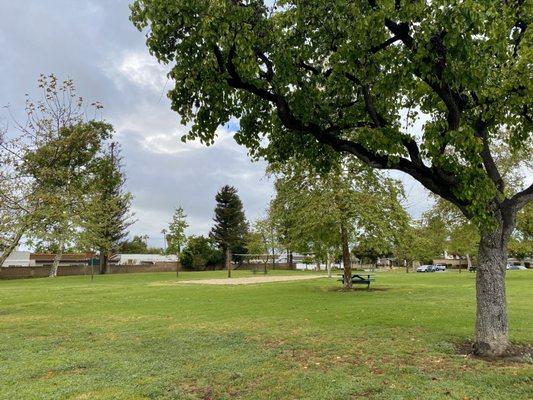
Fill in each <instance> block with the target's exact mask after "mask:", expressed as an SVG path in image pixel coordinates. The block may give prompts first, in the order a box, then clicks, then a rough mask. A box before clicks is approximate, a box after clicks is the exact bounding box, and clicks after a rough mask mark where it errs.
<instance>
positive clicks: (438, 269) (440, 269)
mask: <svg viewBox="0 0 533 400" xmlns="http://www.w3.org/2000/svg"><path fill="white" fill-rule="evenodd" d="M434 271H435V272H446V265H442V264H435V267H434Z"/></svg>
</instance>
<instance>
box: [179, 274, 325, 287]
mask: <svg viewBox="0 0 533 400" xmlns="http://www.w3.org/2000/svg"><path fill="white" fill-rule="evenodd" d="M317 278H326V276H323V275H272V276H258V277H255V276H254V277H247V278H217V279H197V280H188V281H177V282H176V283H178V284H179V283H194V284H197V285H253V284H255V283H268V282H290V281H304V280H309V279H317Z"/></svg>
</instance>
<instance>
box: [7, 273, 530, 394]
mask: <svg viewBox="0 0 533 400" xmlns="http://www.w3.org/2000/svg"><path fill="white" fill-rule="evenodd" d="M277 273H287V272H277ZM290 273H292V274H294V273H298V272H290ZM299 273H300V274H303V273H304V272H299ZM234 275H235V276H244V275H251V274H250V273H248V272H235V273H234ZM222 276H224V272H223V271H217V272H205V273H199V272H196V273H194V272H191V273H182V274H181V276H180V279H201V278H212V277H222ZM175 280H176V277H175V276H174V274H172V273H159V274H122V275H109V276H97V277H95V279H94V281H93V282H91V280H90V277H60V278H56V279H46V278H45V279H33V280H16V281H0V398H2V399H320V400H323V399H367V398H368V399H531V398H533V378H532V376H533V366H532V364H531V363H527V362H522V363H520V362H515V363H510V362H503V361H496V362H487V361H483V360H479V359H474V358H471V357H466V356H462V355H459V354H456V352H455V350H454V343H456V342H462V341H466V340H471V339H472V336H473V326H474V318H475V293H474V280H475V275H474V274H473V273H463V274H458V273H456V272H447V273H444V274H414V273H411V274H405V273H379V274H377V280H376V282H375V285H374V290H370V291H366V290H365V289H360V290H357V291H355V292H341V291H338V290H336V289H338V288H339V283H338V282H336V281H335V280H334V279H332V280H328V279H316V280H308V281H301V282H287V283H285V282H283V283H267V284H260V285H248V286H208V285H176V284H173V282H174V281H175ZM532 284H533V271H511V272H509V273H508V274H507V288H508V304H509V323H510V333H511V340H512V341H513V342H515V343H523V344H525V343H527V342H531V341H532V340H533V300H532V294H533V292H532V287H533V285H532ZM526 361H527V360H526Z"/></svg>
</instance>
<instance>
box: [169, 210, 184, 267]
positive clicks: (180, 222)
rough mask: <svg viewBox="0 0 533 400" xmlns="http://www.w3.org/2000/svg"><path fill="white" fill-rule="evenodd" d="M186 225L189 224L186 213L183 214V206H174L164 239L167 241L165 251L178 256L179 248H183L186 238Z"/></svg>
mask: <svg viewBox="0 0 533 400" xmlns="http://www.w3.org/2000/svg"><path fill="white" fill-rule="evenodd" d="M188 227H189V224H188V223H187V215H185V212H184V211H183V208H181V207H178V208H176V210H174V214H173V215H172V221H170V224H169V225H168V230H167V233H166V239H167V243H168V248H167V252H168V253H169V254H176V255H177V256H178V258H179V256H180V253H181V249H182V248H183V246H184V244H185V242H186V239H187V237H186V236H185V229H187V228H188Z"/></svg>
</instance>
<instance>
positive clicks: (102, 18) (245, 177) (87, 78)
mask: <svg viewBox="0 0 533 400" xmlns="http://www.w3.org/2000/svg"><path fill="white" fill-rule="evenodd" d="M128 4H129V0H78V1H72V0H0V20H1V22H2V23H1V25H0V48H1V49H2V50H1V51H0V68H1V73H0V105H2V106H3V105H9V106H10V109H11V110H12V111H13V112H14V113H15V115H17V113H18V111H19V110H22V109H23V105H24V94H25V93H29V94H30V95H32V94H33V95H35V96H37V85H36V83H37V78H38V76H39V74H40V73H44V74H49V73H55V74H56V75H57V76H58V78H60V79H66V78H72V79H74V81H75V83H76V86H77V88H78V92H79V93H80V94H81V95H82V96H84V97H85V98H86V99H90V100H98V101H100V102H102V103H103V104H104V107H105V108H104V111H103V117H104V118H105V119H106V120H107V121H109V122H111V123H112V124H113V125H114V127H115V129H116V137H115V139H116V141H118V142H119V143H120V144H121V146H122V152H123V156H124V163H125V167H126V173H127V178H128V181H127V188H128V190H130V191H131V192H132V193H133V195H134V201H133V208H134V212H135V214H136V218H137V222H136V223H135V225H134V226H133V227H132V228H131V229H130V231H131V234H132V235H133V234H147V235H149V236H150V238H151V239H150V244H152V245H158V246H161V245H162V244H163V240H162V235H161V233H160V232H161V229H163V228H164V227H165V226H166V225H167V224H168V221H169V219H170V217H171V215H172V212H173V209H174V208H175V207H176V206H177V205H181V206H182V207H183V208H184V209H185V211H186V213H187V214H188V217H189V218H188V219H189V223H190V225H191V226H190V228H189V232H188V233H189V234H205V233H207V232H208V231H209V229H210V226H211V220H212V215H213V208H214V205H215V201H214V196H215V193H216V192H217V190H218V189H219V188H220V187H221V186H223V185H225V184H230V185H234V186H235V187H237V189H238V190H239V193H240V195H241V198H242V200H243V203H244V206H245V209H246V214H247V217H248V218H249V219H250V220H254V219H256V218H258V217H260V216H261V215H262V214H263V213H264V210H265V208H266V206H267V204H268V202H269V200H270V198H271V196H272V193H273V190H272V182H270V181H269V180H268V179H267V178H266V177H265V174H264V167H265V164H264V163H261V162H257V163H252V162H251V161H250V160H249V159H248V157H247V155H246V149H244V148H241V147H240V146H238V145H237V144H236V143H235V141H234V140H233V137H232V131H233V130H235V126H231V125H230V126H225V127H221V128H220V135H219V138H218V140H217V142H216V143H215V145H214V146H211V147H205V146H202V145H199V144H197V143H187V144H184V143H181V142H180V141H179V138H180V136H181V135H182V134H183V133H185V132H187V127H185V126H182V125H181V124H180V119H179V116H178V115H177V114H175V113H174V112H172V111H171V110H170V105H169V102H168V100H167V98H166V91H167V90H168V87H169V84H170V83H169V82H168V81H167V78H166V68H165V67H164V66H160V65H158V63H157V62H156V61H155V60H154V59H153V58H152V57H151V56H150V55H149V54H148V51H147V49H146V46H145V44H144V39H145V37H144V35H143V34H142V33H140V32H138V31H137V30H135V29H134V27H133V26H132V24H131V23H130V21H129V20H128V17H129V9H128ZM0 118H4V119H9V116H8V114H7V113H6V112H5V109H4V110H3V112H2V114H0ZM19 118H20V116H19ZM394 176H396V177H399V178H401V179H402V180H403V181H404V182H405V189H406V192H407V193H408V194H409V200H408V202H407V204H406V206H407V208H408V209H409V211H410V212H411V214H412V215H413V216H414V217H418V216H419V215H420V213H421V212H422V211H423V210H425V209H426V208H427V207H428V199H427V193H426V192H425V191H424V190H423V189H422V187H421V186H420V185H419V184H418V183H416V182H415V181H413V180H412V179H410V178H409V177H405V176H403V175H401V174H395V175H394Z"/></svg>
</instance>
